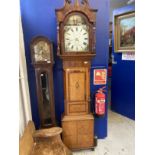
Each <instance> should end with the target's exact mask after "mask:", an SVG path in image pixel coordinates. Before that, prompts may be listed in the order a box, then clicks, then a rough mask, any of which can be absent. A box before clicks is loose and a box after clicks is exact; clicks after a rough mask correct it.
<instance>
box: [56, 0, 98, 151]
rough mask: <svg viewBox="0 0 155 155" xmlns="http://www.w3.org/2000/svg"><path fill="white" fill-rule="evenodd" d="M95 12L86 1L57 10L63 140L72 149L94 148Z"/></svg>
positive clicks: (69, 2)
mask: <svg viewBox="0 0 155 155" xmlns="http://www.w3.org/2000/svg"><path fill="white" fill-rule="evenodd" d="M96 12H97V10H95V9H92V8H90V6H89V3H88V1H87V0H83V1H82V3H80V2H79V1H78V0H75V3H74V4H72V3H71V1H67V0H66V1H65V5H64V7H63V8H60V9H56V16H57V39H58V48H57V55H58V56H59V57H60V58H61V59H62V61H63V72H64V73H63V78H64V104H65V112H64V115H63V117H62V127H63V135H62V138H63V141H64V143H65V144H66V145H67V146H68V147H69V148H70V149H72V150H74V149H88V148H93V147H94V117H93V115H92V114H91V112H90V66H91V59H92V58H93V57H94V56H95V55H96V52H95V42H96V41H95V31H96Z"/></svg>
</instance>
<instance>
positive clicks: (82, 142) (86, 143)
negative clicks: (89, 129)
mask: <svg viewBox="0 0 155 155" xmlns="http://www.w3.org/2000/svg"><path fill="white" fill-rule="evenodd" d="M77 145H78V146H79V147H82V148H85V147H87V148H88V147H92V146H93V145H94V139H93V135H78V137H77Z"/></svg>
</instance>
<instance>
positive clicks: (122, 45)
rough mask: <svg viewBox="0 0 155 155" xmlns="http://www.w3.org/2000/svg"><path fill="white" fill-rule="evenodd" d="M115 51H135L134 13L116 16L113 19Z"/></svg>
mask: <svg viewBox="0 0 155 155" xmlns="http://www.w3.org/2000/svg"><path fill="white" fill-rule="evenodd" d="M115 50H116V52H134V51H135V14H134V13H129V14H125V15H121V16H118V17H116V20H115Z"/></svg>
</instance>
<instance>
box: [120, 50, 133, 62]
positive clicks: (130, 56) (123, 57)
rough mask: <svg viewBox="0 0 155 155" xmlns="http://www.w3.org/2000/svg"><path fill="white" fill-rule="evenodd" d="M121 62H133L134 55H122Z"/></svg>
mask: <svg viewBox="0 0 155 155" xmlns="http://www.w3.org/2000/svg"><path fill="white" fill-rule="evenodd" d="M122 60H129V61H134V60H135V53H132V52H131V53H122Z"/></svg>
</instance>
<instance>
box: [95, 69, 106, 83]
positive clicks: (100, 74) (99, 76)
mask: <svg viewBox="0 0 155 155" xmlns="http://www.w3.org/2000/svg"><path fill="white" fill-rule="evenodd" d="M106 80H107V69H94V85H105V84H106Z"/></svg>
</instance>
